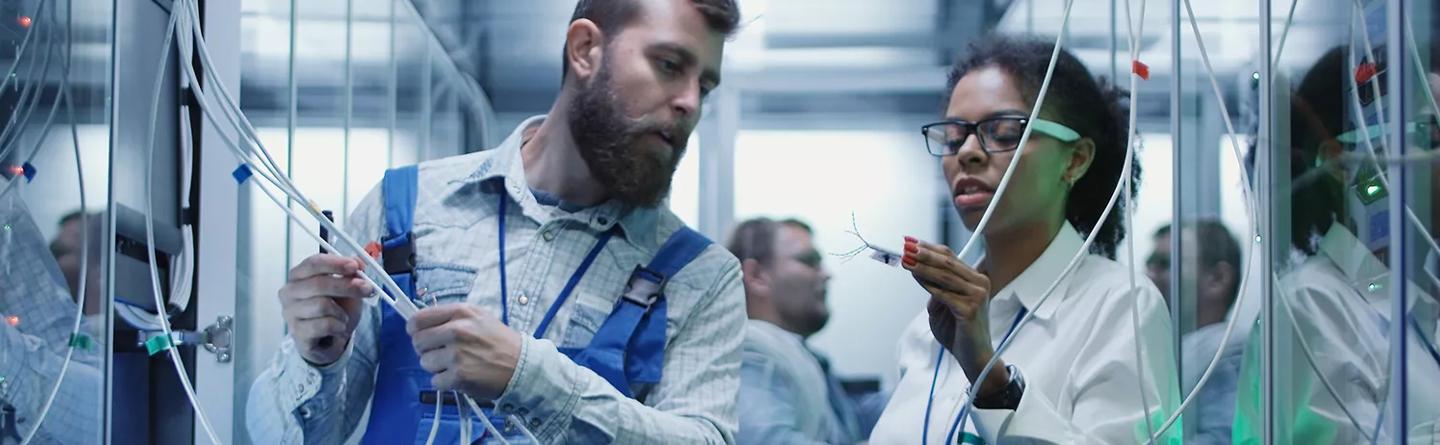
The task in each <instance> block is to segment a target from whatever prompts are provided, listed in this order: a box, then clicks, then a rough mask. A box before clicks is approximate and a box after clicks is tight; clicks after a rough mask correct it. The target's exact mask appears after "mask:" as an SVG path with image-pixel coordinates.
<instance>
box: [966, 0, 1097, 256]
mask: <svg viewBox="0 0 1440 445" xmlns="http://www.w3.org/2000/svg"><path fill="white" fill-rule="evenodd" d="M1073 6H1075V0H1065V12H1064V16H1063V17H1062V18H1061V20H1060V35H1059V36H1057V37H1056V38H1055V48H1054V50H1052V51H1051V52H1050V65H1049V66H1047V67H1046V68H1045V80H1044V81H1042V82H1040V91H1039V92H1037V93H1036V95H1035V105H1034V107H1033V108H1031V109H1030V118H1029V120H1027V121H1026V122H1032V123H1033V122H1035V120H1036V119H1039V118H1040V109H1041V108H1042V107H1043V106H1044V105H1045V94H1046V93H1048V92H1049V91H1050V79H1051V78H1052V77H1053V76H1054V75H1055V63H1056V62H1057V61H1058V60H1059V59H1060V50H1061V47H1062V44H1063V43H1064V42H1065V34H1068V33H1069V31H1070V9H1071V7H1073ZM1034 128H1035V126H1034V125H1026V126H1025V131H1024V132H1023V133H1021V134H1020V142H1019V143H1018V144H1016V145H1015V146H1016V147H1019V148H1017V149H1016V152H1015V156H1013V157H1011V158H1010V165H1009V166H1008V167H1005V175H1004V176H1001V177H1000V184H999V185H997V186H996V188H995V195H994V196H991V197H990V204H989V205H986V206H985V214H984V215H982V216H980V223H979V224H977V225H976V226H975V231H974V232H972V233H971V235H970V239H968V240H966V241H965V246H964V247H961V248H960V253H959V254H957V255H955V256H956V257H959V258H965V255H967V254H969V253H970V249H971V248H972V247H975V245H976V244H977V243H976V241H979V240H980V239H981V238H982V236H983V235H984V232H985V228H986V227H987V226H989V225H990V217H991V216H993V215H994V214H995V209H996V208H999V207H1000V199H1001V198H1003V197H1004V196H1005V189H1007V188H1009V186H1010V178H1011V177H1013V176H1015V168H1016V167H1017V166H1019V165H1020V158H1021V157H1022V156H1023V155H1024V151H1025V144H1026V143H1029V141H1030V134H1031V131H1032V130H1033V129H1034ZM985 156H986V157H989V156H990V152H989V151H988V150H987V151H986V152H985Z"/></svg>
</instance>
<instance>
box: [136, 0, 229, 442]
mask: <svg viewBox="0 0 1440 445" xmlns="http://www.w3.org/2000/svg"><path fill="white" fill-rule="evenodd" d="M174 8H175V6H174V5H173V4H172V7H171V11H172V12H171V14H170V23H169V24H168V25H166V32H165V43H164V44H163V49H161V51H160V63H159V65H160V67H159V69H157V71H158V72H159V74H158V75H157V76H156V77H155V88H154V89H153V90H152V92H153V93H154V95H155V97H154V98H153V99H151V102H150V118H151V119H152V121H151V124H150V126H149V127H150V128H149V130H148V132H147V133H148V134H147V135H146V138H145V150H146V153H147V159H148V161H147V162H144V164H145V168H144V170H145V245H146V248H145V254H146V257H147V259H148V260H149V269H150V273H149V275H150V286H151V296H153V297H154V298H155V307H156V309H158V310H160V311H162V312H163V311H164V307H165V302H164V300H163V299H162V298H161V296H160V271H159V268H158V266H159V263H158V261H157V260H156V258H155V213H154V211H155V208H154V205H155V195H154V193H155V180H154V171H153V170H154V160H155V127H156V125H155V124H156V123H158V122H156V121H159V119H160V117H159V112H160V89H161V87H162V86H164V82H165V72H166V71H168V68H169V64H168V63H167V62H169V61H170V46H171V44H172V42H173V41H174V37H175V35H176V34H178V33H179V30H180V28H179V26H180V20H179V19H180V16H181V14H179V13H178V12H176V11H175V9H174ZM176 64H177V65H188V64H187V63H185V62H183V61H181V62H178V63H176ZM157 319H158V320H159V321H160V327H161V329H162V330H163V331H164V333H165V339H166V340H167V341H169V342H174V341H175V336H174V332H173V331H171V329H170V320H169V319H168V317H164V316H161V317H157ZM165 350H166V352H168V353H169V355H170V363H171V364H172V365H174V367H175V375H176V377H178V379H179V380H180V386H181V387H183V388H184V390H185V397H186V398H188V399H189V400H190V406H191V407H192V408H193V409H194V410H195V418H196V419H199V421H200V425H201V427H203V429H204V430H205V434H206V435H208V436H209V438H210V442H211V443H213V444H215V445H220V444H221V442H220V436H219V435H217V434H216V433H215V429H214V428H213V427H211V426H210V419H208V418H207V417H206V416H205V410H204V409H203V408H202V407H201V406H200V401H199V398H198V397H197V396H196V395H195V388H194V387H193V386H192V385H191V384H190V375H189V373H188V372H186V371H185V366H184V362H183V361H181V358H180V352H179V350H178V349H177V348H175V347H174V346H173V345H170V346H169V347H167V348H165Z"/></svg>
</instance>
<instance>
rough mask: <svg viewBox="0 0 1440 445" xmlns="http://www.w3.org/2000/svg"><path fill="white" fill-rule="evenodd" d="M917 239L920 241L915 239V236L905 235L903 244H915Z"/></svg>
mask: <svg viewBox="0 0 1440 445" xmlns="http://www.w3.org/2000/svg"><path fill="white" fill-rule="evenodd" d="M919 241H920V240H917V239H915V237H913V236H907V237H905V244H915V243H917V242H919Z"/></svg>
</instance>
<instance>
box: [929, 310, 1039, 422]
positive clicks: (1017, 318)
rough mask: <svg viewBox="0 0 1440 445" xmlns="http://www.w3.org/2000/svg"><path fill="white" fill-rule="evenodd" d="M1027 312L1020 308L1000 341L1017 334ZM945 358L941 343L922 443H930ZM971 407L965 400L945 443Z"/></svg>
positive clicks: (1002, 341)
mask: <svg viewBox="0 0 1440 445" xmlns="http://www.w3.org/2000/svg"><path fill="white" fill-rule="evenodd" d="M1027 312H1029V310H1028V309H1025V308H1024V307H1021V308H1020V312H1019V313H1017V314H1015V321H1012V322H1010V329H1009V330H1007V331H1005V337H1003V338H1001V339H1000V343H1005V340H1008V339H1009V338H1010V336H1011V335H1013V334H1015V329H1016V328H1018V327H1020V320H1021V319H1024V318H1025V314H1026V313H1027ZM944 359H945V346H944V345H941V346H940V351H938V352H936V353H935V374H934V375H932V376H930V397H929V398H928V399H926V401H925V427H924V428H923V429H921V430H920V444H921V445H928V444H929V443H930V408H931V407H932V406H934V404H935V382H938V381H939V380H940V365H941V364H943V363H944ZM971 384H972V385H973V384H974V383H973V382H972V383H971ZM969 407H970V401H968V400H967V401H965V407H964V408H961V409H960V416H959V417H956V418H955V423H953V424H951V425H950V433H949V434H946V435H945V443H947V444H948V443H950V439H951V438H952V437H955V428H956V427H957V426H958V425H959V424H960V419H963V418H965V417H966V415H967V413H968V410H967V409H966V408H969Z"/></svg>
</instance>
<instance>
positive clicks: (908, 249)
mask: <svg viewBox="0 0 1440 445" xmlns="http://www.w3.org/2000/svg"><path fill="white" fill-rule="evenodd" d="M905 253H906V254H907V255H906V256H909V255H914V254H917V253H920V246H916V245H914V244H906V245H905Z"/></svg>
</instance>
